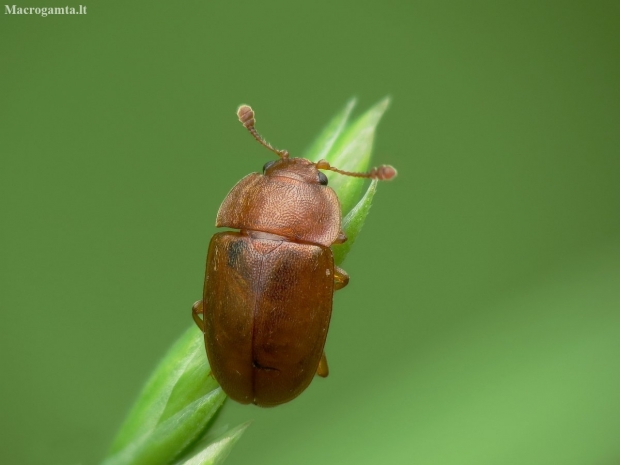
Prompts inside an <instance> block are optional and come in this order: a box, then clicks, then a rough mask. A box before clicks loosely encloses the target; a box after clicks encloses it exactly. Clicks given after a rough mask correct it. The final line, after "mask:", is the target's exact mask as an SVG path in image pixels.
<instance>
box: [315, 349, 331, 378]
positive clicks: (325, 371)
mask: <svg viewBox="0 0 620 465" xmlns="http://www.w3.org/2000/svg"><path fill="white" fill-rule="evenodd" d="M316 374H317V375H319V376H320V377H321V378H327V375H329V367H328V366H327V357H325V352H323V355H321V361H320V362H319V367H318V368H317V369H316Z"/></svg>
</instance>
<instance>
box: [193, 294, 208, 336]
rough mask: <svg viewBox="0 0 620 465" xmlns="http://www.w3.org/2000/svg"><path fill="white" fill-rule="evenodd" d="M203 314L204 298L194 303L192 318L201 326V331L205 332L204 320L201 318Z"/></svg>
mask: <svg viewBox="0 0 620 465" xmlns="http://www.w3.org/2000/svg"><path fill="white" fill-rule="evenodd" d="M201 316H202V300H198V301H197V302H196V303H194V305H192V318H193V319H194V322H195V323H196V326H198V327H199V328H200V331H202V332H203V333H204V332H205V325H204V321H203V320H202V318H201Z"/></svg>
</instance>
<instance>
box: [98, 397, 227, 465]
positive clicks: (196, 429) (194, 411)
mask: <svg viewBox="0 0 620 465" xmlns="http://www.w3.org/2000/svg"><path fill="white" fill-rule="evenodd" d="M224 400H226V394H224V391H222V389H221V388H218V389H216V390H214V391H211V392H210V393H208V394H207V395H205V396H203V397H201V398H199V399H198V400H195V401H194V402H192V403H190V404H188V405H187V406H186V407H185V408H184V409H182V410H181V411H179V412H177V413H176V414H175V415H173V416H171V417H170V418H168V419H167V420H165V421H163V422H161V423H160V424H159V425H158V426H157V427H156V428H155V430H154V431H152V432H148V433H146V434H144V435H143V436H142V437H139V438H137V439H136V440H134V441H133V442H131V443H130V444H128V445H127V446H126V447H125V448H124V449H123V450H121V451H120V452H118V453H116V454H115V455H113V456H112V457H109V458H108V459H107V460H105V461H104V462H103V465H128V464H131V465H156V464H167V463H168V462H169V461H170V460H172V459H173V458H175V457H177V456H178V455H179V454H180V453H181V452H182V451H183V450H184V449H185V448H186V447H187V446H189V445H190V444H191V443H192V442H193V441H194V440H195V439H196V438H197V437H198V436H199V435H200V434H201V433H202V432H203V431H204V429H205V428H206V426H207V424H208V423H209V420H211V418H212V417H213V415H215V412H217V410H218V409H219V408H220V407H221V406H222V404H223V403H224Z"/></svg>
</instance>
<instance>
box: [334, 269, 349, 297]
mask: <svg viewBox="0 0 620 465" xmlns="http://www.w3.org/2000/svg"><path fill="white" fill-rule="evenodd" d="M347 284H349V275H348V274H347V272H346V271H344V270H343V269H342V268H339V267H337V266H334V290H335V291H338V290H340V289H342V288H343V287H345V286H346V285H347Z"/></svg>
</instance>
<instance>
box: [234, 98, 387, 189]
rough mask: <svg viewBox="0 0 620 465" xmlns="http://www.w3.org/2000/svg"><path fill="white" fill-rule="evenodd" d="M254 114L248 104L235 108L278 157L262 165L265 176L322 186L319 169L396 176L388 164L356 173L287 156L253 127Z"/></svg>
mask: <svg viewBox="0 0 620 465" xmlns="http://www.w3.org/2000/svg"><path fill="white" fill-rule="evenodd" d="M254 116H255V115H254V110H252V108H251V107H250V106H249V105H241V106H240V107H239V108H238V109H237V117H238V118H239V121H240V122H241V124H243V126H244V127H245V128H246V129H247V130H248V131H250V134H252V136H253V137H254V139H256V140H257V141H258V142H259V143H260V144H261V145H263V146H265V147H266V148H268V149H269V150H271V151H272V152H274V153H275V154H276V155H278V157H280V160H273V161H270V162H267V163H266V164H265V166H264V167H263V174H264V175H265V176H270V177H280V178H289V179H295V180H297V181H301V182H305V183H308V184H321V185H323V186H326V185H327V177H326V176H325V175H324V174H323V173H321V172H320V171H319V170H329V171H334V172H336V173H340V174H342V175H345V176H353V177H356V178H369V179H378V180H381V181H388V180H390V179H392V178H394V177H395V176H396V170H395V169H394V168H393V167H392V166H390V165H381V166H378V167H376V168H372V169H371V170H370V171H368V172H367V173H356V172H351V171H343V170H341V169H338V168H336V167H335V166H331V165H330V164H329V163H328V162H327V161H326V160H319V161H318V162H316V163H313V162H311V161H310V160H306V159H305V158H289V153H288V150H278V149H274V148H273V147H272V146H271V144H269V143H268V142H267V141H265V139H263V138H262V137H261V136H260V134H259V133H258V132H257V131H256V128H255V127H254V124H255V123H256V119H255V117H254Z"/></svg>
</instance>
